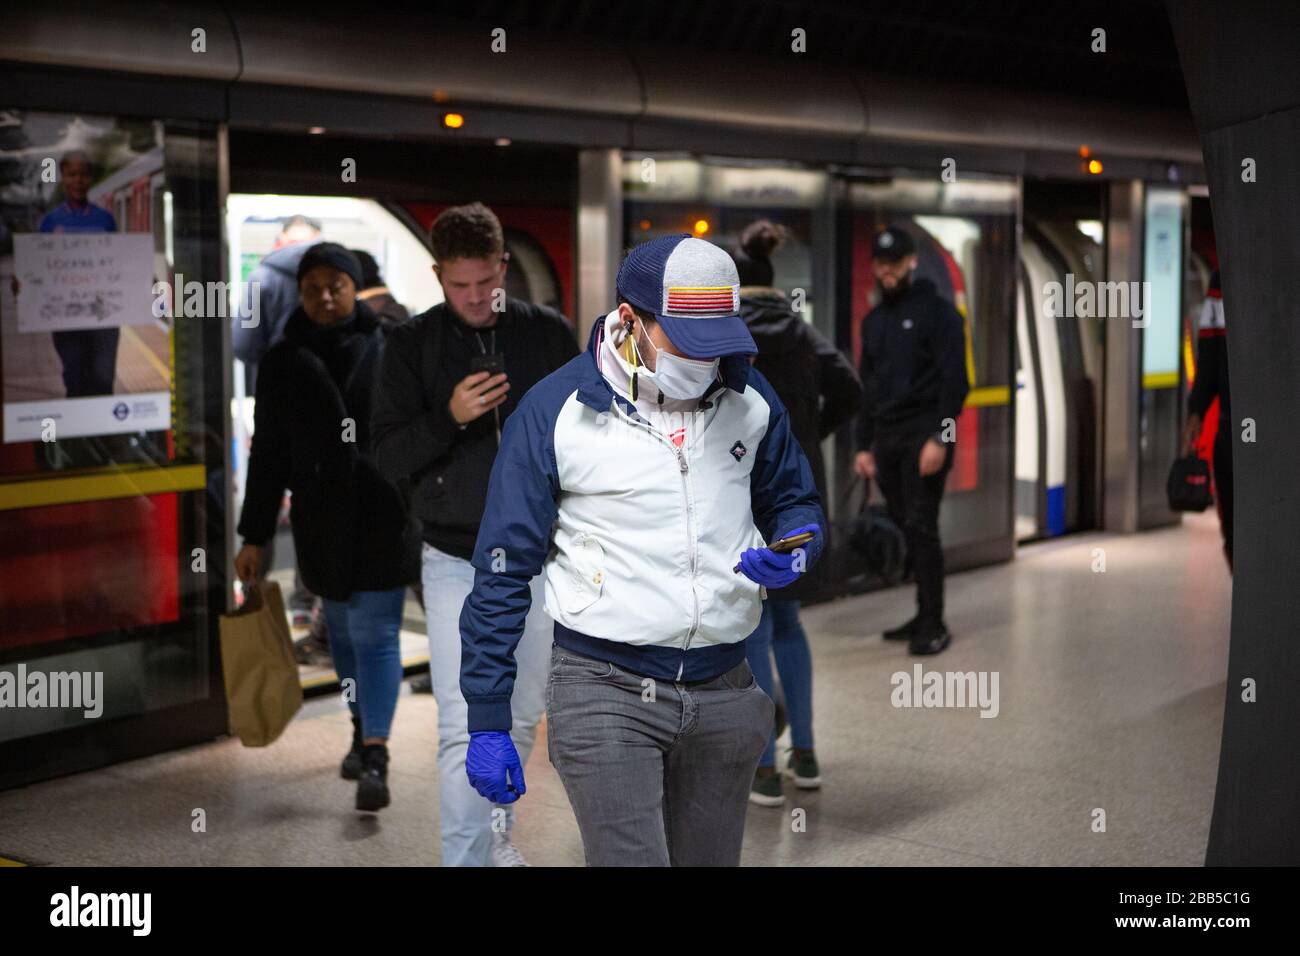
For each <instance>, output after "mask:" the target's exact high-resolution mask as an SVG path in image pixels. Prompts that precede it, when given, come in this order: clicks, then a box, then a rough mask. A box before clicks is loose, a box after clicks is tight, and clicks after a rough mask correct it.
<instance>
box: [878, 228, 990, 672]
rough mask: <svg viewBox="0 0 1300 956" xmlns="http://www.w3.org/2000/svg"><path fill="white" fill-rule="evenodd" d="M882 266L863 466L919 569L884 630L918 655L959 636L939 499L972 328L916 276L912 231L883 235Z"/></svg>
mask: <svg viewBox="0 0 1300 956" xmlns="http://www.w3.org/2000/svg"><path fill="white" fill-rule="evenodd" d="M872 270H873V271H874V272H875V276H876V281H877V282H879V283H880V294H881V300H880V304H879V305H877V306H876V307H875V308H874V309H872V310H871V312H869V313H868V314H867V317H866V318H865V319H863V320H862V357H861V360H860V363H859V366H858V374H859V376H860V377H861V379H862V386H863V401H862V414H861V415H859V416H858V426H857V446H858V448H859V449H860V450H859V451H858V453H857V455H856V456H855V457H854V460H853V467H854V470H855V471H856V472H857V473H858V474H859V475H861V476H862V477H863V478H866V479H868V480H871V479H874V480H876V481H877V482H879V484H880V490H881V492H882V493H883V494H884V496H885V504H886V505H887V507H888V508H889V514H890V517H891V518H892V519H893V521H894V523H895V524H897V525H898V526H899V527H900V528H902V529H903V535H904V537H905V538H906V539H907V552H908V560H909V561H910V562H911V565H912V572H913V574H914V575H915V577H916V617H914V618H912V620H910V621H908V622H907V623H906V624H902V625H900V626H898V627H895V628H892V629H890V630H888V631H885V633H884V638H885V640H887V641H893V640H906V641H908V642H909V647H908V650H909V651H910V652H911V653H913V654H938V653H939V652H940V651H942V650H943V649H944V648H946V647H947V646H948V645H949V644H950V643H951V641H952V636H951V634H949V632H948V627H947V625H946V624H945V623H944V620H943V547H942V545H941V544H940V543H939V502H940V500H941V499H942V498H943V488H944V482H945V480H946V479H947V476H948V470H949V469H950V468H951V467H952V452H953V442H954V440H955V438H956V434H955V432H956V422H957V416H959V415H960V414H961V409H962V405H963V403H964V402H965V401H966V393H967V391H969V390H970V383H969V382H968V381H967V378H966V366H965V354H966V338H965V336H966V333H965V327H964V325H963V323H962V318H961V314H960V313H959V312H958V311H957V310H956V309H955V308H954V307H953V305H952V303H951V302H948V301H947V300H946V299H944V298H942V297H940V296H939V294H938V293H937V292H936V291H935V288H934V283H932V282H931V281H930V280H929V279H913V273H914V272H915V271H916V247H915V245H914V244H913V242H912V237H911V236H910V235H908V233H907V232H906V231H905V230H903V229H899V228H897V227H894V228H889V229H885V230H883V231H882V232H880V233H879V234H877V236H876V238H875V241H874V242H873V243H872Z"/></svg>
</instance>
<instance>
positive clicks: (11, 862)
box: [0, 856, 27, 866]
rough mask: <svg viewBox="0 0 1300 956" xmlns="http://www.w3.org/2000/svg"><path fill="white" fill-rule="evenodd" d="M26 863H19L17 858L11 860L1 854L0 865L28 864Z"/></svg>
mask: <svg viewBox="0 0 1300 956" xmlns="http://www.w3.org/2000/svg"><path fill="white" fill-rule="evenodd" d="M26 865H27V864H26V863H19V862H18V861H17V860H10V859H8V858H6V857H3V856H0V866H26Z"/></svg>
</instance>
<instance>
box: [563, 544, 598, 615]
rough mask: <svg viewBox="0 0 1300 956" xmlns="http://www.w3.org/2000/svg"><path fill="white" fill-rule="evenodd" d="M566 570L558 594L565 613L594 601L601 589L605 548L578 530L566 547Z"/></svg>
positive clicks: (578, 611) (584, 607) (571, 612)
mask: <svg viewBox="0 0 1300 956" xmlns="http://www.w3.org/2000/svg"><path fill="white" fill-rule="evenodd" d="M568 558H569V565H570V566H569V574H568V581H567V582H566V584H565V586H564V593H563V594H561V595H560V607H561V608H563V609H564V611H565V613H566V614H578V613H580V612H582V611H584V610H586V609H587V608H589V607H591V605H593V604H595V603H596V601H597V599H599V598H600V595H601V593H602V592H603V591H604V590H605V549H604V548H603V547H601V545H600V542H599V541H597V540H596V539H595V538H593V537H592V536H591V535H589V534H587V532H585V531H579V532H578V533H577V534H576V535H574V536H573V542H572V545H571V546H570V548H569V553H568Z"/></svg>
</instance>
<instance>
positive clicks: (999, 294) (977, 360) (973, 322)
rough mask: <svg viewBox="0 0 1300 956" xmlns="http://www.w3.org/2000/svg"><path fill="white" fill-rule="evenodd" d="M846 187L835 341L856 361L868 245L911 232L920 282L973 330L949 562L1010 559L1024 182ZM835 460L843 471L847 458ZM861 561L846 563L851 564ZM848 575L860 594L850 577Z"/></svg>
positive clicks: (948, 505) (871, 300) (872, 299)
mask: <svg viewBox="0 0 1300 956" xmlns="http://www.w3.org/2000/svg"><path fill="white" fill-rule="evenodd" d="M847 187H848V188H847V193H848V197H849V209H848V219H849V224H848V234H849V237H851V241H850V242H849V244H848V255H847V256H841V259H840V263H839V264H840V267H841V268H842V269H843V270H844V275H845V277H846V278H847V279H848V285H849V290H848V298H849V303H850V306H849V309H848V310H847V315H846V318H847V321H846V322H844V323H843V325H842V326H841V328H840V332H841V334H840V337H839V344H840V345H841V347H842V348H843V349H844V350H845V351H846V352H848V353H849V354H850V355H851V356H852V358H853V360H854V361H855V362H857V361H858V359H859V356H860V352H861V342H862V324H863V322H864V321H867V320H866V319H865V318H864V316H866V315H867V314H868V313H869V312H870V310H871V308H872V307H873V306H874V305H875V304H876V303H877V302H878V293H877V291H876V289H875V281H874V277H873V274H872V271H871V241H872V238H873V237H874V235H875V234H876V232H877V231H879V230H880V229H883V228H885V227H887V226H894V227H900V228H903V229H906V230H908V231H909V232H910V233H911V234H912V236H913V238H914V239H915V241H916V244H917V253H918V265H917V271H916V276H915V280H916V281H929V282H931V283H933V284H934V286H935V289H936V290H937V291H938V293H939V294H940V295H941V296H943V297H944V298H947V299H948V300H949V301H950V302H952V303H953V305H954V306H955V308H956V309H957V311H958V312H959V313H960V314H961V316H962V318H963V321H964V323H965V327H966V363H965V364H966V374H967V378H968V382H969V385H970V392H969V394H968V395H967V398H966V405H965V408H964V409H963V410H962V413H961V416H960V417H959V419H958V421H957V423H956V426H957V443H956V449H955V457H954V460H953V466H952V470H951V471H950V473H949V475H948V484H947V493H946V495H945V498H944V507H943V509H942V510H941V512H940V524H941V533H942V537H943V542H944V549H945V557H946V560H947V562H948V566H949V568H951V569H954V570H956V569H959V568H963V567H973V566H976V565H979V564H984V563H988V562H990V561H997V560H1005V559H1007V558H1010V557H1011V556H1012V554H1013V553H1014V540H1015V529H1014V511H1013V482H1014V478H1015V471H1014V468H1015V461H1014V457H1013V452H1014V447H1013V440H1012V434H1013V433H1012V428H1013V419H1012V414H1013V412H1012V407H1011V402H1012V385H1013V382H1014V375H1015V371H1014V366H1013V365H1012V362H1013V359H1014V348H1013V343H1014V341H1015V334H1016V333H1015V315H1016V312H1015V309H1016V280H1015V275H1016V257H1015V250H1016V212H1017V206H1018V201H1019V189H1018V185H1017V183H1016V182H1015V181H1014V180H1011V179H1003V178H999V177H992V176H990V177H982V178H981V177H974V176H971V177H969V178H966V179H965V180H964V181H962V182H958V183H936V182H934V181H933V180H929V179H925V178H923V177H919V176H917V177H912V176H907V175H902V174H899V175H884V174H882V175H866V174H864V175H862V176H857V177H852V178H850V181H849V182H848V184H847ZM836 465H837V468H839V469H841V471H842V472H847V471H848V468H849V460H848V459H847V458H846V459H842V460H839V461H837V463H836ZM848 480H849V479H848V476H847V475H845V476H844V477H843V478H842V481H844V482H845V483H847V481H848ZM853 566H854V562H853V561H852V560H851V558H850V559H848V560H847V561H846V565H845V567H846V569H848V568H852V567H853ZM846 577H847V578H848V579H849V581H850V589H853V585H852V575H851V574H846Z"/></svg>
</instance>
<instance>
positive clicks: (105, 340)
mask: <svg viewBox="0 0 1300 956" xmlns="http://www.w3.org/2000/svg"><path fill="white" fill-rule="evenodd" d="M50 119H51V120H55V119H56V118H55V117H50ZM57 119H62V120H63V122H61V123H60V124H59V125H58V126H55V125H54V124H53V123H51V124H50V125H51V128H50V129H48V130H46V129H42V128H40V127H41V123H40V121H39V118H38V117H35V116H29V117H27V120H28V121H27V122H25V123H23V124H22V125H21V127H20V128H21V130H22V134H23V135H24V136H25V137H27V138H28V139H29V140H30V141H29V142H28V143H27V144H25V145H24V147H23V148H21V149H17V150H13V151H12V152H10V153H9V155H8V156H0V159H4V160H6V162H3V163H0V169H2V170H3V172H4V173H5V175H4V177H3V179H4V181H3V182H0V204H2V205H3V207H4V210H3V211H4V213H5V215H4V220H5V222H4V228H3V229H0V231H3V232H6V233H8V235H7V236H3V237H0V239H8V240H9V241H8V242H0V245H4V246H7V247H8V248H6V249H3V250H0V251H2V252H4V253H9V254H8V255H0V358H2V360H3V365H2V368H3V378H2V380H0V381H2V384H3V388H2V393H3V394H2V397H3V418H2V419H0V431H2V433H3V434H2V439H3V444H5V445H12V444H15V443H21V442H54V441H61V440H63V439H68V438H86V437H93V436H101V435H121V434H128V433H138V432H153V431H165V430H167V429H169V428H170V427H171V384H172V367H171V366H172V360H171V341H170V325H169V320H168V319H167V318H166V315H165V308H164V314H163V315H159V314H158V312H159V310H158V309H157V307H156V304H155V300H156V299H157V296H155V295H154V289H155V283H156V281H157V279H158V278H159V273H160V269H159V261H158V260H159V259H160V256H159V254H158V250H157V242H156V237H155V236H154V234H153V226H154V222H153V218H154V217H153V215H152V214H151V212H152V207H153V205H154V202H153V200H154V199H156V198H157V195H158V194H160V193H161V183H162V165H163V164H162V150H161V148H159V147H154V148H150V146H152V144H149V143H147V142H145V143H143V144H137V143H136V142H133V141H132V140H131V138H130V137H129V136H128V135H127V133H126V132H125V131H122V130H118V129H112V128H110V129H103V130H101V129H95V128H94V127H93V126H92V125H91V124H90V123H89V122H86V121H84V120H82V119H80V118H75V119H73V120H72V121H71V122H67V121H66V118H57ZM42 143H48V145H42ZM142 147H143V148H142ZM162 274H163V275H165V270H163V272H162Z"/></svg>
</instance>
